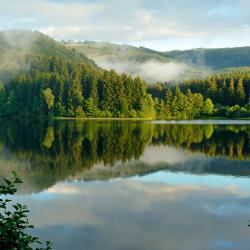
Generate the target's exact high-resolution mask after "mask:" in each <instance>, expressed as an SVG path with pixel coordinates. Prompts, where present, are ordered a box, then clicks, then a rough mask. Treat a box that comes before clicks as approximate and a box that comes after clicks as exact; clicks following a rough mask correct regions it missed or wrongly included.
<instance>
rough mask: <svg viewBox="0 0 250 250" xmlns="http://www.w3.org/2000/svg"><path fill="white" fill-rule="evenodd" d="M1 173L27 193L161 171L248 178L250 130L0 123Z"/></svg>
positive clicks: (239, 127)
mask: <svg viewBox="0 0 250 250" xmlns="http://www.w3.org/2000/svg"><path fill="white" fill-rule="evenodd" d="M0 145H1V146H0V175H2V176H6V175H9V173H10V171H12V170H15V171H16V172H17V173H18V174H19V175H20V176H21V177H22V178H23V179H24V181H25V183H26V185H27V186H26V187H24V190H26V191H27V192H30V191H33V192H34V191H41V190H43V189H45V188H48V187H51V186H53V185H54V184H55V183H56V182H57V181H63V180H66V179H68V180H71V179H76V178H78V179H83V180H98V179H99V180H104V179H111V178H117V177H129V176H134V175H144V174H148V173H151V172H155V171H159V170H163V169H166V170H169V171H188V172H192V173H196V174H199V173H200V174H202V173H212V174H213V173H216V174H223V175H234V176H249V175H250V167H249V159H250V126H249V125H232V124H231V125H213V124H207V125H204V124H194V125H191V124H153V123H148V122H131V121H130V122H118V121H116V122H111V121H110V122H101V121H88V122H87V121H86V122H83V121H82V122H76V121H68V122H63V121H58V122H54V123H52V124H37V123H31V124H18V123H4V122H2V123H1V130H0Z"/></svg>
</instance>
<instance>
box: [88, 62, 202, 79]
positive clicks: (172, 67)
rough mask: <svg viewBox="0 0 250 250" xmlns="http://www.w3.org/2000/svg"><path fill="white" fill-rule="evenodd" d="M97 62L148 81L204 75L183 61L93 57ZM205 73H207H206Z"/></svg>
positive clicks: (101, 65) (99, 64) (104, 66)
mask: <svg viewBox="0 0 250 250" xmlns="http://www.w3.org/2000/svg"><path fill="white" fill-rule="evenodd" d="M92 59H93V60H94V61H95V63H96V64H97V65H98V66H100V67H102V68H104V69H107V70H111V69H113V70H115V71H117V72H118V73H127V74H130V75H131V76H132V77H136V76H140V77H141V78H143V79H144V80H145V81H146V82H148V83H154V82H170V81H181V80H188V79H193V78H197V77H199V76H201V75H203V72H202V71H200V72H199V71H197V70H196V69H195V68H194V67H192V66H190V65H188V64H185V63H181V62H166V63H163V62H157V61H155V60H149V61H146V62H144V63H139V62H134V61H128V62H123V61H119V60H110V59H107V58H105V57H96V58H92ZM204 74H205V73H204Z"/></svg>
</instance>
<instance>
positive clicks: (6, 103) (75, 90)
mask: <svg viewBox="0 0 250 250" xmlns="http://www.w3.org/2000/svg"><path fill="white" fill-rule="evenodd" d="M0 116H2V117H20V116H21V117H32V118H34V117H48V116H68V117H121V118H122V117H132V118H136V117H140V118H153V117H154V102H153V100H152V98H151V96H150V95H149V94H147V92H146V84H145V83H144V82H143V81H142V80H141V79H140V78H139V77H137V78H135V79H132V78H131V77H129V76H127V75H125V74H123V75H118V74H117V73H115V72H114V71H112V70H111V71H102V70H100V69H98V68H97V67H93V66H92V65H90V64H87V63H85V62H83V61H82V60H66V59H64V58H62V57H59V56H53V57H49V56H38V57H35V58H34V59H33V60H32V61H31V64H30V69H29V71H24V72H20V73H19V74H17V75H16V77H15V78H14V79H12V81H11V82H10V83H8V84H5V85H3V84H1V85H0Z"/></svg>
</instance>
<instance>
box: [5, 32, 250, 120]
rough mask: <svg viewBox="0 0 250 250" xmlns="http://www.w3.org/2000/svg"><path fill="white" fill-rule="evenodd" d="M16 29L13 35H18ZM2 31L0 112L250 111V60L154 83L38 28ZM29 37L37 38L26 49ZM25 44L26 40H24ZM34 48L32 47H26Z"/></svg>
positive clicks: (203, 114) (177, 116) (153, 114)
mask: <svg viewBox="0 0 250 250" xmlns="http://www.w3.org/2000/svg"><path fill="white" fill-rule="evenodd" d="M11 36H12V37H11ZM6 37H7V36H6V34H3V33H0V56H1V58H3V60H2V61H1V62H0V117H2V118H21V119H26V118H27V119H34V118H35V119H42V118H44V119H47V118H49V119H52V118H55V117H69V118H73V117H74V118H99V117H100V118H146V119H167V120H181V119H199V118H203V119H204V118H211V117H214V118H215V117H217V118H218V117H220V118H223V117H228V118H248V117H250V103H249V98H250V72H249V68H238V69H237V68H234V69H233V70H226V71H223V70H222V71H219V72H217V73H213V74H212V75H211V76H209V77H207V78H204V79H194V80H189V81H182V82H178V83H176V82H165V83H154V84H148V83H146V82H145V81H144V80H143V79H141V78H140V77H139V76H138V77H131V76H130V75H127V74H125V73H124V74H118V73H116V72H115V71H114V70H110V71H108V70H103V69H101V68H99V67H98V66H97V65H95V63H94V62H93V61H91V60H90V59H88V58H87V57H86V56H84V55H82V54H79V53H78V52H77V51H75V49H72V48H69V47H67V46H65V45H64V44H63V43H60V42H57V41H55V40H53V39H51V38H49V37H47V36H45V35H43V34H41V33H39V32H26V33H22V32H20V31H19V32H11V33H10V34H8V39H10V37H11V39H12V40H13V41H20V37H21V38H22V39H23V40H22V42H21V45H20V44H13V43H11V44H10V43H9V41H8V39H7V38H6ZM27 40H29V41H30V40H31V41H32V43H31V45H30V46H29V49H28V50H27V44H26V43H27ZM23 44H26V46H25V47H23ZM27 51H28V52H27Z"/></svg>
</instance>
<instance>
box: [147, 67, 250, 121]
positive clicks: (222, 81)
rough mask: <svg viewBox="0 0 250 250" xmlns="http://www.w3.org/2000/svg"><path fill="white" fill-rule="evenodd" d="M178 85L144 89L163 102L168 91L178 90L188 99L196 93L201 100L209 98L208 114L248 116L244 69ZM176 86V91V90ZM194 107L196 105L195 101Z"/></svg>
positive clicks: (249, 85)
mask: <svg viewBox="0 0 250 250" xmlns="http://www.w3.org/2000/svg"><path fill="white" fill-rule="evenodd" d="M179 86H180V87H174V86H173V85H171V84H169V83H165V84H161V83H158V84H155V85H152V86H150V87H149V88H148V92H149V93H150V94H152V96H153V97H154V98H157V99H159V100H161V101H163V102H165V103H167V102H166V101H165V100H166V96H167V99H168V100H171V98H169V97H170V96H171V93H169V91H171V92H174V93H176V92H178V93H182V94H183V95H185V96H189V97H190V98H189V99H192V98H191V94H192V95H193V96H194V95H195V94H196V95H198V96H199V98H200V100H202V98H203V100H211V102H212V103H213V105H214V108H213V110H212V112H208V114H210V115H214V116H225V117H230V118H240V117H249V116H250V101H249V100H250V75H249V73H248V72H246V73H244V72H243V73H239V72H237V71H232V72H231V73H224V74H223V73H221V74H217V75H214V76H212V77H209V78H206V79H202V80H191V81H186V82H183V83H181V84H180V85H179ZM176 89H179V90H178V91H176ZM178 99H180V98H178ZM187 99H188V98H187ZM195 99H197V98H195ZM161 101H160V102H161ZM209 102H210V101H209ZM211 102H210V104H211ZM200 103H201V102H200ZM190 105H191V106H192V102H188V104H186V105H185V106H190ZM194 107H197V104H195V105H194ZM204 115H206V112H205V114H204ZM173 117H175V116H173ZM196 117H197V116H196Z"/></svg>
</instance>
